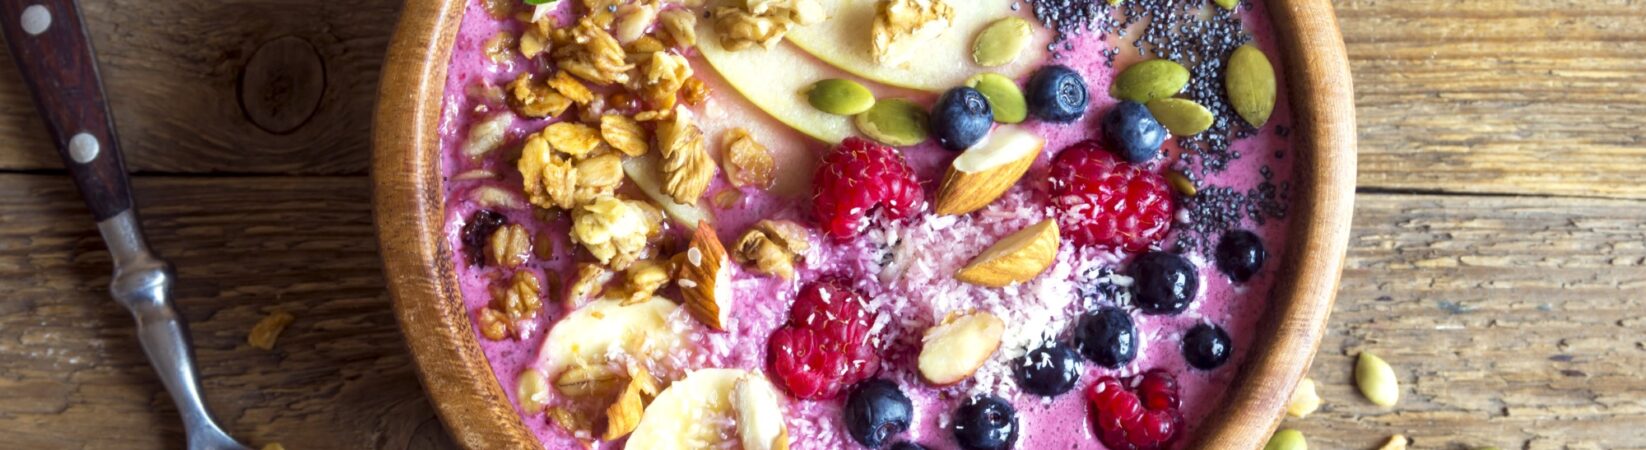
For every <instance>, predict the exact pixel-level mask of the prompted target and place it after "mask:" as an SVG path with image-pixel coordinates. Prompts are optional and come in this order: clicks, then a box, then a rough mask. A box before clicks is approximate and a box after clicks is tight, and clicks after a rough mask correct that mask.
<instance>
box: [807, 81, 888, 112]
mask: <svg viewBox="0 0 1646 450" xmlns="http://www.w3.org/2000/svg"><path fill="white" fill-rule="evenodd" d="M806 101H808V102H811V104H812V107H813V108H817V109H818V110H819V111H823V112H826V113H829V114H836V115H841V116H850V115H854V114H858V113H861V112H863V111H868V110H869V108H870V107H873V106H874V93H873V92H869V88H866V87H863V85H861V84H858V83H857V82H856V81H852V80H841V79H833V78H831V79H827V80H823V81H819V82H817V83H816V84H813V85H812V87H811V88H810V89H807V90H806Z"/></svg>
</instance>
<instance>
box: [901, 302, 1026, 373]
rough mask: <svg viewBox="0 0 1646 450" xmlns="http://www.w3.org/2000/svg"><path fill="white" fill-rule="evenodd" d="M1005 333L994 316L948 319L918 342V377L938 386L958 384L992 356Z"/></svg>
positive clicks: (981, 313) (973, 315) (934, 327)
mask: <svg viewBox="0 0 1646 450" xmlns="http://www.w3.org/2000/svg"><path fill="white" fill-rule="evenodd" d="M1005 333H1006V322H1004V321H1001V320H1000V318H999V317H995V316H994V314H989V313H986V312H978V313H972V314H967V315H964V316H949V318H947V319H944V320H943V323H941V324H938V325H935V326H933V327H931V328H928V329H926V336H925V337H924V338H922V339H921V341H922V342H923V343H922V344H921V347H920V359H919V361H918V365H919V368H920V376H921V377H922V378H925V379H926V381H927V382H930V383H932V384H934V385H938V386H947V385H951V384H955V383H959V382H960V380H964V379H966V378H967V377H970V376H972V373H973V372H976V371H977V368H979V367H983V363H984V362H987V361H988V360H989V357H990V356H994V351H995V350H998V349H1000V336H1001V335H1003V334H1005Z"/></svg>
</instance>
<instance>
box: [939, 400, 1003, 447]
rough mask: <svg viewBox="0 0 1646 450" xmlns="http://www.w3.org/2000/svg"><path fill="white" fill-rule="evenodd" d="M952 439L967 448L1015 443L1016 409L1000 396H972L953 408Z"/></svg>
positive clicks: (950, 426)
mask: <svg viewBox="0 0 1646 450" xmlns="http://www.w3.org/2000/svg"><path fill="white" fill-rule="evenodd" d="M953 420H954V421H953V423H951V424H950V425H949V428H950V429H951V430H954V439H955V441H958V442H959V443H960V447H961V448H965V449H967V450H1000V449H1007V448H1011V447H1012V444H1015V443H1017V410H1015V409H1012V405H1011V404H1010V403H1006V401H1005V400H1002V399H1001V398H1000V397H995V396H988V397H973V398H972V399H971V400H967V401H966V403H964V404H961V405H960V408H959V409H956V410H955V411H954V418H953Z"/></svg>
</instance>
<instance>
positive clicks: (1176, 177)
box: [1166, 170, 1200, 197]
mask: <svg viewBox="0 0 1646 450" xmlns="http://www.w3.org/2000/svg"><path fill="white" fill-rule="evenodd" d="M1166 183H1168V184H1171V185H1172V189H1176V190H1177V193H1179V194H1183V196H1184V197H1193V196H1195V194H1198V193H1200V189H1199V188H1196V187H1195V185H1194V180H1190V179H1189V176H1188V175H1184V174H1183V172H1179V171H1176V170H1168V171H1166Z"/></svg>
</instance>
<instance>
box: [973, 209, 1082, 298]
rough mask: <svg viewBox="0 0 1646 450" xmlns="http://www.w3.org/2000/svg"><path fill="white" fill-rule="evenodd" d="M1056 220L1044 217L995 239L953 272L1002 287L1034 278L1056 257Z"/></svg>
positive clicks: (980, 283) (1059, 240)
mask: <svg viewBox="0 0 1646 450" xmlns="http://www.w3.org/2000/svg"><path fill="white" fill-rule="evenodd" d="M1061 242H1062V238H1061V237H1060V236H1059V234H1058V229H1057V221H1056V220H1052V219H1046V220H1042V221H1040V223H1037V224H1034V225H1030V226H1029V227H1028V228H1024V229H1022V230H1018V231H1017V232H1016V233H1012V234H1011V235H1008V236H1006V238H1004V239H1001V240H1000V242H996V243H995V244H994V245H993V246H990V247H989V248H988V249H987V250H983V253H979V254H978V255H977V257H975V258H972V262H970V263H967V264H966V267H963V268H961V269H960V272H958V273H955V274H954V278H955V279H957V280H960V281H963V282H967V283H971V284H975V285H978V286H988V287H1004V286H1008V285H1011V284H1012V283H1022V282H1025V281H1029V280H1031V279H1034V277H1036V276H1039V275H1040V273H1041V272H1045V271H1046V268H1047V267H1049V266H1051V265H1052V260H1053V259H1056V258H1057V246H1058V245H1059V244H1060V243H1061Z"/></svg>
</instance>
